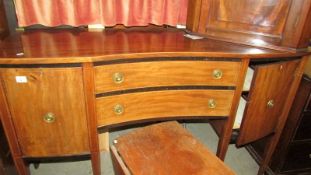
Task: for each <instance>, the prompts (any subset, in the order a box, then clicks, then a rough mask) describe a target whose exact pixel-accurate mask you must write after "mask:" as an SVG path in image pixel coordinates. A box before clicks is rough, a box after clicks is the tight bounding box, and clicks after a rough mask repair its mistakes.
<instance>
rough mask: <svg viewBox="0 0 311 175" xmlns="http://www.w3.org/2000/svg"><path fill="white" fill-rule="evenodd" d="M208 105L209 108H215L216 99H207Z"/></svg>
mask: <svg viewBox="0 0 311 175" xmlns="http://www.w3.org/2000/svg"><path fill="white" fill-rule="evenodd" d="M208 107H209V108H211V109H214V108H216V101H215V100H214V99H209V100H208Z"/></svg>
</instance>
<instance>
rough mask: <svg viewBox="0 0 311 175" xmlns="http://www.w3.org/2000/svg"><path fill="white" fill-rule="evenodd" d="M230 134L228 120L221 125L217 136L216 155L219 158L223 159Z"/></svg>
mask: <svg viewBox="0 0 311 175" xmlns="http://www.w3.org/2000/svg"><path fill="white" fill-rule="evenodd" d="M231 134H232V126H231V124H230V122H229V121H226V122H225V124H224V127H223V131H222V132H221V135H220V137H219V142H218V147H217V156H218V157H219V158H220V159H221V160H225V156H226V153H227V151H228V147H229V142H230V139H231Z"/></svg>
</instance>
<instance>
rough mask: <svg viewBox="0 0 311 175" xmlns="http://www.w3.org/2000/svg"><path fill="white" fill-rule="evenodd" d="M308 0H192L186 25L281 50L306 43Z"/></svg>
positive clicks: (246, 42) (207, 32) (222, 36)
mask: <svg viewBox="0 0 311 175" xmlns="http://www.w3.org/2000/svg"><path fill="white" fill-rule="evenodd" d="M310 7H311V2H310V1H308V0H299V1H296V0H193V2H191V3H189V7H188V19H187V20H188V21H187V22H188V23H187V28H188V29H189V30H192V31H194V32H198V33H201V34H205V35H208V36H209V37H216V38H218V39H222V40H226V41H232V42H238V43H244V44H250V45H255V46H262V47H269V48H274V49H281V50H284V49H286V50H291V49H292V48H306V47H308V38H310V37H309V36H310V33H311V31H310V25H308V24H309V23H310V21H311V16H310V15H309V13H310Z"/></svg>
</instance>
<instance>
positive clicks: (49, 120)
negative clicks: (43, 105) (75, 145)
mask: <svg viewBox="0 0 311 175" xmlns="http://www.w3.org/2000/svg"><path fill="white" fill-rule="evenodd" d="M55 119H56V117H55V115H54V114H53V113H51V112H49V113H47V114H45V115H44V116H43V120H44V121H45V122H46V123H53V122H55Z"/></svg>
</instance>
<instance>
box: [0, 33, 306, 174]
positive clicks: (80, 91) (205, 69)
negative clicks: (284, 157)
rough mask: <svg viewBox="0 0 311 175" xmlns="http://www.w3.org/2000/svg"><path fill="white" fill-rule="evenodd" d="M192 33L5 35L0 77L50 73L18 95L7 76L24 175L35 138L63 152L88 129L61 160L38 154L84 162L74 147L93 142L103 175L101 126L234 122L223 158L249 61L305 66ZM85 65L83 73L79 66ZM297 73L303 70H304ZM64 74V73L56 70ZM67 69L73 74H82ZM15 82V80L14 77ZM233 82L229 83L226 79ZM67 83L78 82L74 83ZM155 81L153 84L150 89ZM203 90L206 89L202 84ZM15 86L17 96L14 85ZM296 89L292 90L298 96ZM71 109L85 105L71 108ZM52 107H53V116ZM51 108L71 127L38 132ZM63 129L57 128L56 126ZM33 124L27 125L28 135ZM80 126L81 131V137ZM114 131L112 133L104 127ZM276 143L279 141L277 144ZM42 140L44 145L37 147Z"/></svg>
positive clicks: (4, 90)
mask: <svg viewBox="0 0 311 175" xmlns="http://www.w3.org/2000/svg"><path fill="white" fill-rule="evenodd" d="M184 34H185V32H184V31H181V30H176V29H172V28H155V27H153V28H148V27H147V28H135V27H134V28H129V29H123V30H117V29H108V30H104V31H102V32H88V31H85V30H83V29H73V30H33V31H26V32H22V33H16V34H12V35H11V36H8V37H3V38H2V37H0V39H1V42H0V49H1V50H0V66H1V69H0V70H1V71H0V72H5V71H6V70H27V71H26V72H28V73H29V72H32V71H34V72H46V73H47V75H49V77H48V78H45V79H44V83H41V84H43V85H42V86H41V85H40V83H38V84H34V82H35V81H39V80H41V79H40V76H38V75H40V74H34V75H32V74H31V75H32V76H30V78H29V81H30V83H28V84H31V87H32V88H28V89H27V88H25V89H23V90H22V91H17V89H18V87H19V86H18V85H20V84H18V85H16V83H15V82H14V79H11V80H10V81H9V80H8V77H7V76H2V79H3V80H2V82H1V89H0V90H1V91H0V92H1V94H0V95H1V96H0V104H1V105H0V106H1V108H0V112H1V115H0V116H1V119H3V121H4V122H3V123H4V129H5V131H6V134H7V136H8V138H9V143H10V149H11V150H13V151H12V153H13V157H14V161H15V164H16V167H17V169H18V171H19V173H20V174H22V175H26V174H27V173H28V169H27V164H26V163H25V162H24V160H23V158H24V157H29V156H31V155H30V153H27V152H25V150H24V149H25V148H24V147H25V145H26V143H27V142H26V141H27V140H26V141H25V139H24V140H23V137H26V136H27V134H29V133H31V134H33V135H34V136H39V137H40V138H39V139H38V140H37V139H36V138H31V139H33V141H34V143H35V141H38V142H37V144H38V145H39V144H40V145H41V146H42V150H43V146H45V147H47V145H44V144H45V143H47V142H48V141H49V140H43V138H46V137H47V135H48V134H50V133H53V134H52V136H51V137H54V136H55V135H58V136H59V138H58V139H59V140H56V138H52V139H55V140H54V141H55V143H57V144H64V143H65V142H64V140H63V139H64V138H65V137H67V136H68V133H72V132H74V131H77V133H81V132H82V130H83V134H81V135H83V138H81V137H80V136H78V135H75V134H71V135H70V136H71V137H70V138H67V139H69V140H70V141H72V142H71V143H76V144H72V145H70V144H67V142H66V146H65V147H62V148H59V145H58V146H57V145H56V146H55V147H56V148H53V149H58V148H59V149H63V150H60V152H59V154H54V153H53V154H50V153H51V150H50V148H49V147H48V148H47V149H46V150H44V151H45V152H44V154H43V153H42V154H41V153H40V154H41V156H54V155H61V156H63V155H68V154H77V152H82V150H79V151H77V152H72V151H74V150H76V149H77V148H76V146H77V145H81V144H79V142H80V141H81V140H83V143H85V145H84V146H85V147H84V146H83V147H84V148H87V149H86V151H85V152H87V153H90V155H91V160H92V167H93V173H94V174H96V175H98V174H99V173H100V158H99V146H98V144H99V141H98V132H97V127H101V126H108V125H114V124H116V125H118V124H121V123H122V124H125V123H131V122H138V121H142V120H162V119H163V120H164V119H167V118H169V119H173V118H178V117H187V118H197V117H213V118H222V119H224V118H226V117H227V119H226V120H225V122H224V126H223V131H222V134H221V135H220V141H219V146H218V151H217V155H218V156H219V157H220V158H221V159H224V157H225V154H226V151H227V149H228V143H229V139H230V135H231V132H232V131H231V129H232V125H233V121H234V116H235V112H236V108H237V104H238V100H239V98H240V97H239V96H240V94H241V91H242V89H241V88H242V84H243V81H244V77H245V72H246V68H247V65H248V63H249V60H250V59H253V60H255V59H256V61H266V60H267V59H273V60H275V61H280V60H292V58H296V59H297V60H299V59H300V58H301V56H304V55H307V54H309V53H308V52H297V53H290V52H286V51H275V50H269V49H260V48H255V47H251V46H245V45H238V44H232V43H228V42H223V41H217V40H213V39H202V40H191V39H189V38H185V37H184V36H183V35H184ZM229 61H230V64H228V62H229ZM59 63H61V64H59ZM71 63H78V64H71ZM165 63H166V64H165ZM186 63H188V64H186ZM81 65H82V68H78V67H77V66H81ZM133 65H134V66H133ZM222 66H223V67H222ZM296 66H298V65H296ZM299 66H300V67H299V70H300V69H301V68H302V67H301V66H302V64H301V65H299ZM74 67H76V68H74ZM212 67H215V69H216V68H217V67H221V68H222V69H224V70H225V71H224V75H223V78H222V79H220V80H219V81H218V80H217V81H218V82H220V83H219V84H218V83H216V82H217V81H216V80H213V79H211V78H210V76H211V74H210V72H211V70H212ZM151 68H153V69H155V70H151ZM58 69H59V70H63V72H62V71H60V73H56V72H55V71H54V70H58ZM65 70H66V71H65ZM69 70H74V71H73V72H74V73H73V72H71V71H69ZM120 70H122V71H124V72H125V73H124V72H123V75H125V79H124V81H123V82H122V83H120V84H119V85H115V84H113V81H112V77H111V76H112V75H111V74H113V73H115V72H119V71H120ZM67 71H68V72H69V73H67ZM107 72H109V74H107ZM120 72H121V71H120ZM14 73H15V74H14ZM296 73H297V72H296ZM298 73H299V72H298ZM144 74H148V76H144ZM9 75H11V74H9ZM12 75H17V74H16V72H14V71H13V73H12ZM43 75H45V74H43ZM227 75H230V77H228V78H227V77H226V76H227ZM68 76H69V77H71V78H72V79H69V80H67V79H66V77H68ZM43 77H44V76H43ZM148 77H151V78H150V81H148ZM299 78H300V77H299V76H297V77H295V80H294V83H293V85H292V87H294V86H295V85H296V84H297V79H299ZM129 80H130V82H128V81H129ZM67 82H68V83H67ZM200 82H201V83H202V84H203V85H204V86H201V83H200ZM8 83H9V84H10V88H8V87H6V86H7V84H8ZM109 83H110V84H109ZM111 83H112V84H111ZM266 83H267V82H266ZM295 83H296V84H295ZM206 85H208V86H206ZM110 86H112V87H110ZM159 86H161V87H159ZM164 86H166V87H164ZM226 86H231V87H226ZM233 86H234V87H233ZM11 87H12V88H11ZM145 87H148V88H145ZM40 88H44V89H46V91H47V92H48V93H47V92H44V93H43V92H41V91H39V90H38V89H40ZM97 88H98V89H97ZM125 89H126V90H125ZM225 89H227V90H225ZM228 89H230V90H228ZM294 91H295V89H294V88H292V89H291V91H290V94H293V93H294ZM15 92H16V93H15ZM71 92H75V93H76V95H75V96H74V97H73V96H70V95H72V94H71ZM46 94H49V95H46ZM53 94H54V95H53ZM17 95H18V97H17ZM25 96H27V100H26V98H24V97H25ZM68 96H70V97H68ZM211 97H212V98H214V99H215V100H216V108H214V109H210V108H209V107H208V99H209V98H211ZM40 99H43V100H41V101H40ZM290 100H291V99H290V98H287V99H285V101H286V102H285V103H286V105H285V106H287V107H288V105H289V104H290V102H291V101H290ZM24 104H27V105H24ZM33 104H36V105H37V108H38V109H39V110H38V109H36V111H34V110H35V108H33ZM68 104H69V105H68ZM71 104H77V105H75V106H74V107H73V106H72V105H71ZM116 104H121V105H123V107H125V108H124V112H123V113H122V114H120V115H116V114H115V112H114V107H115V105H116ZM12 106H13V107H12ZM50 106H52V108H49V107H50ZM53 106H54V107H55V108H54V107H53ZM59 106H63V108H61V107H59ZM19 107H20V108H21V110H20V109H19ZM56 107H59V108H56ZM50 109H53V110H54V111H56V113H57V112H58V113H61V114H63V113H64V114H66V116H67V117H66V118H63V119H64V121H63V122H64V123H61V125H60V126H59V127H58V128H54V130H56V131H54V130H53V132H40V131H42V127H41V124H42V123H38V120H35V119H36V117H35V116H40V117H42V115H43V114H41V113H40V111H45V110H46V111H49V110H50ZM83 110H84V111H83ZM284 111H285V112H286V109H284V110H282V111H281V112H282V117H283V118H284V116H285V115H286V113H284ZM51 112H53V111H51ZM39 113H40V114H39ZM31 114H33V115H31ZM36 114H37V115H36ZM28 115H29V116H28ZM30 115H31V116H30ZM59 115H60V114H59ZM59 115H57V116H59ZM16 116H18V117H16ZM24 116H26V117H24ZM68 116H69V117H68ZM71 116H75V117H76V116H77V118H78V121H76V120H75V122H77V123H78V124H77V125H75V122H72V120H74V119H73V117H71ZM82 116H83V117H84V118H83V117H82ZM283 118H282V120H283ZM285 118H286V117H285ZM17 119H18V120H17ZM28 119H32V120H33V122H31V123H37V124H36V126H40V127H37V128H36V129H32V127H29V126H31V123H29V120H28ZM82 119H83V121H82ZM27 122H28V123H27ZM57 122H58V121H57V120H56V121H55V123H57ZM55 123H54V124H55ZM67 123H69V124H67ZM25 124H29V126H27V127H26V126H25ZM79 124H80V125H82V124H83V126H82V127H79V130H77V129H76V127H77V126H80V125H79ZM281 124H282V121H281ZM281 124H279V123H277V125H278V126H277V127H276V128H277V129H276V131H279V130H280V128H281ZM19 125H21V126H19ZM43 126H45V125H43ZM67 126H68V127H67ZM69 126H70V127H69ZM60 127H61V128H60ZM72 127H73V128H74V129H72ZM110 127H113V126H108V127H105V128H107V129H109V128H110ZM35 130H36V132H35ZM67 130H68V131H69V132H67ZM23 131H25V132H23ZM37 131H38V132H39V133H38V132H37ZM60 133H65V134H64V135H60ZM276 135H277V134H276ZM21 138H22V139H21ZM275 138H276V139H278V136H276V137H275ZM27 139H28V138H27ZM40 139H42V140H43V141H41V142H40V143H39V141H40ZM71 139H73V140H71ZM20 140H21V141H20ZM272 140H273V139H272ZM273 144H274V143H272V144H271V145H270V147H269V149H268V150H269V151H268V152H267V153H266V155H267V157H269V154H270V151H271V150H273V149H274V148H273V147H274V145H273ZM82 145H83V144H82ZM69 146H74V147H75V148H74V149H73V150H70V151H71V152H70V151H68V152H67V151H66V150H64V149H65V148H67V147H69ZM26 147H27V146H26ZM28 147H29V145H28ZM80 148H81V146H80ZM40 149H41V148H40ZM40 149H36V150H37V152H39V151H42V150H40ZM27 151H28V150H27ZM42 152H43V151H42ZM31 154H32V153H31ZM32 156H40V155H39V154H37V155H36V154H33V155H32ZM261 170H263V169H261Z"/></svg>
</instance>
